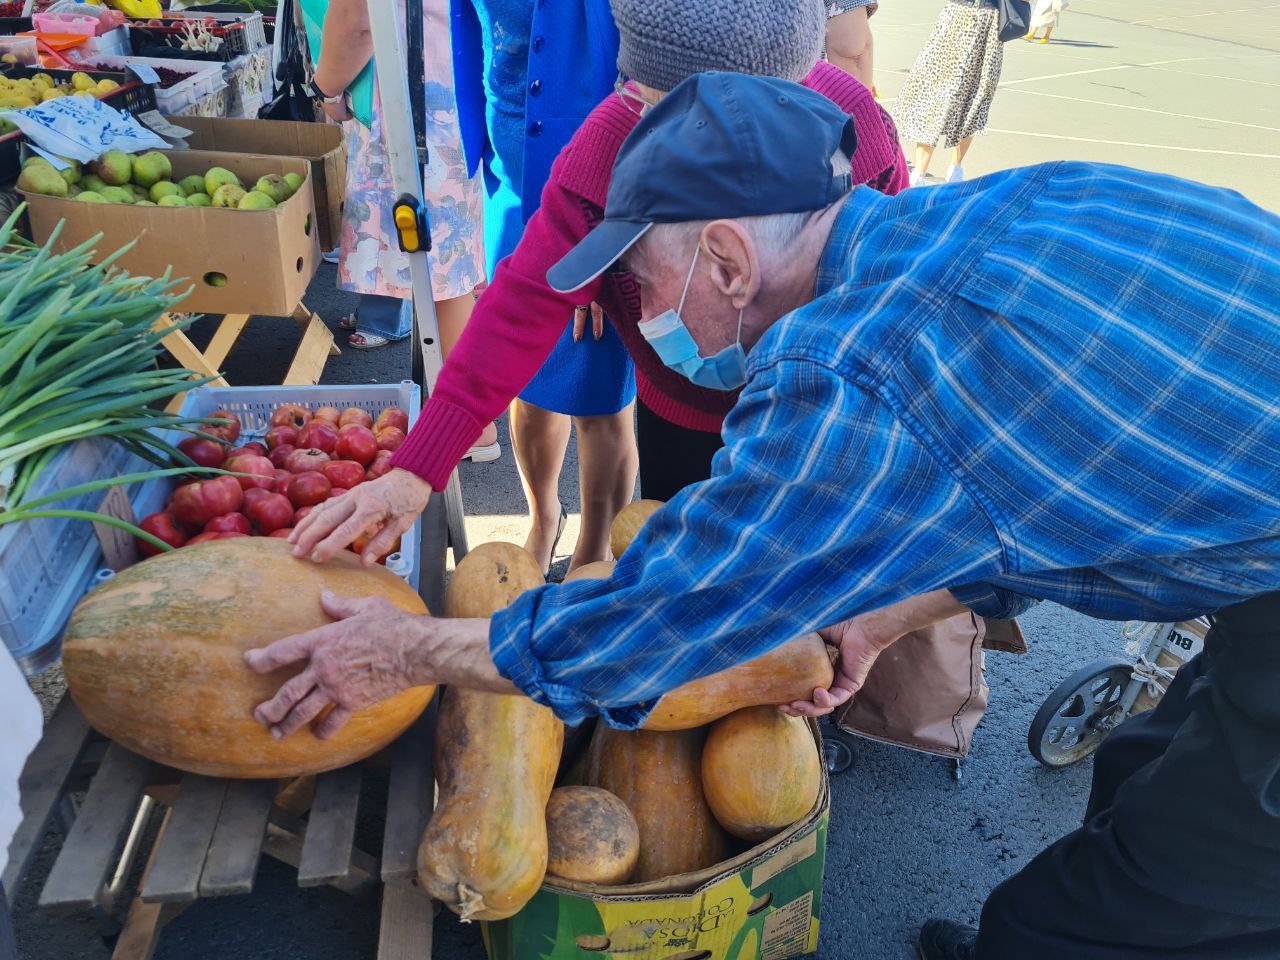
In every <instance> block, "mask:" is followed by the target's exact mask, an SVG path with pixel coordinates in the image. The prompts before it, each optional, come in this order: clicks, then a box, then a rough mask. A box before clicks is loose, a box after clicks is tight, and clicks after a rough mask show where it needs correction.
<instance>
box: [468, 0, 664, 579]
mask: <svg viewBox="0 0 1280 960" xmlns="http://www.w3.org/2000/svg"><path fill="white" fill-rule="evenodd" d="M450 23H451V28H452V38H453V69H454V80H455V92H456V96H457V101H458V117H459V122H460V125H461V129H462V143H463V149H464V151H465V153H466V159H467V166H468V172H469V173H472V174H474V173H475V172H476V171H477V170H478V169H479V168H480V167H481V166H483V170H484V185H485V208H484V219H485V248H486V254H487V260H488V272H489V277H490V279H492V277H493V271H494V268H495V267H496V266H497V264H498V261H500V260H501V259H503V258H504V257H506V256H508V255H509V254H510V253H511V252H512V251H513V250H514V249H515V247H516V244H517V243H518V242H519V240H520V236H521V234H522V233H523V231H524V225H525V223H526V222H527V221H528V219H529V217H530V216H532V215H533V213H534V211H536V210H537V209H538V204H539V202H540V200H541V197H542V188H543V186H544V185H545V184H546V181H547V177H548V176H549V174H550V172H551V164H552V163H553V162H554V160H555V158H556V156H557V155H558V154H559V153H560V151H561V150H562V149H563V148H564V146H565V145H566V144H567V143H568V142H569V139H570V138H571V137H572V136H573V134H574V133H575V132H576V131H577V129H578V127H579V126H580V125H581V123H582V121H583V120H584V119H585V118H586V116H587V114H589V113H590V112H591V111H592V109H594V108H595V107H596V105H597V104H599V103H600V101H601V100H602V99H603V98H604V97H605V96H607V95H608V94H609V92H610V91H611V90H612V89H613V87H614V82H615V80H616V78H617V66H616V64H617V55H618V31H617V28H616V27H615V26H614V22H613V16H612V14H611V12H610V10H609V3H608V0H451V4H450ZM591 320H592V318H591V316H590V305H589V304H583V305H582V307H581V308H580V309H579V313H578V317H577V320H576V323H575V318H574V317H565V332H564V335H563V336H562V337H561V339H560V342H559V344H557V346H556V350H555V352H554V353H553V354H552V355H551V357H550V358H548V360H547V362H546V364H545V365H544V366H543V367H542V369H541V370H540V371H539V372H538V373H537V375H535V377H534V378H533V380H532V381H531V382H530V383H529V385H528V386H527V387H526V388H525V390H524V391H523V392H522V393H521V394H520V396H519V398H518V399H517V400H516V401H515V403H514V404H512V408H511V439H512V446H513V448H514V449H515V453H516V461H517V463H518V464H519V467H520V473H521V478H522V480H523V482H524V487H525V496H526V498H527V499H528V501H529V512H530V516H531V520H532V527H531V530H530V533H529V538H528V540H527V542H526V546H527V547H528V549H529V551H530V552H531V553H532V554H533V556H534V558H535V559H536V560H537V561H538V562H539V563H541V564H542V566H543V569H546V568H547V567H549V566H550V564H551V562H552V560H553V555H554V553H555V546H556V543H557V541H558V540H559V536H560V533H561V532H563V525H564V512H563V508H562V507H561V505H560V499H559V479H560V468H561V466H562V464H563V461H564V455H565V451H566V449H567V446H568V442H569V428H570V418H573V424H574V425H575V426H576V427H577V430H578V444H579V463H580V485H581V502H582V530H581V533H580V534H579V538H578V546H577V548H576V550H575V554H574V563H575V565H580V564H582V563H587V562H590V561H592V560H602V559H604V558H605V557H606V556H607V552H608V543H609V526H610V524H611V523H612V521H613V517H614V514H615V513H616V512H617V511H618V510H619V509H621V508H622V507H623V506H624V505H625V504H626V503H627V502H628V501H630V499H631V497H632V493H633V491H634V488H635V477H636V470H637V464H638V458H637V454H636V449H635V435H634V430H633V425H632V405H633V402H634V400H635V375H634V371H633V370H632V367H631V360H630V358H629V357H628V356H627V353H626V350H625V349H624V347H623V345H622V342H621V341H620V340H619V339H618V335H617V333H616V332H615V331H614V329H613V327H612V326H611V325H609V324H607V323H602V322H600V319H599V318H598V317H597V318H595V322H594V323H592V322H591ZM587 331H589V332H587Z"/></svg>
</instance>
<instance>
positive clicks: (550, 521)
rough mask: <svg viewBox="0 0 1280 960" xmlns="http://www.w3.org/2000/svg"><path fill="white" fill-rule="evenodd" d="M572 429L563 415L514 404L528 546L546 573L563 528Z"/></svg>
mask: <svg viewBox="0 0 1280 960" xmlns="http://www.w3.org/2000/svg"><path fill="white" fill-rule="evenodd" d="M569 426H570V420H569V418H568V417H567V416H565V415H564V414H563V413H555V412H553V411H551V410H544V409H543V408H542V407H536V406H534V405H533V404H532V403H526V402H525V401H523V400H520V399H516V400H513V401H512V402H511V447H512V449H514V450H515V454H516V466H517V467H518V468H519V470H520V483H521V485H522V486H523V487H524V497H525V500H526V501H528V503H529V520H530V523H531V525H530V528H529V537H528V539H526V540H525V544H524V546H525V549H526V550H528V551H529V552H530V553H531V554H533V559H534V560H536V561H537V562H538V564H539V565H540V567H541V568H542V569H543V570H547V569H548V568H549V567H550V566H551V560H552V555H551V554H552V549H553V547H554V544H555V540H556V531H557V530H558V529H559V526H560V468H561V467H562V466H563V465H564V455H565V451H566V450H568V449H569Z"/></svg>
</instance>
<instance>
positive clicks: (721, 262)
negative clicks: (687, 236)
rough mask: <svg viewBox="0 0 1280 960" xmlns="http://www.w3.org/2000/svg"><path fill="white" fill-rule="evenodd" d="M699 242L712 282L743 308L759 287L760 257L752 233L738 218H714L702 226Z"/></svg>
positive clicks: (734, 303)
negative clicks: (708, 264) (709, 269)
mask: <svg viewBox="0 0 1280 960" xmlns="http://www.w3.org/2000/svg"><path fill="white" fill-rule="evenodd" d="M700 242H701V244H702V252H703V255H704V256H705V257H706V258H707V259H708V261H709V263H710V266H711V282H712V283H714V284H715V287H716V289H717V290H719V291H720V292H721V293H723V294H724V295H725V296H726V297H728V298H729V299H730V300H732V301H733V305H734V306H735V307H737V308H738V309H740V310H741V309H742V308H743V307H745V306H746V305H747V304H749V303H750V302H751V301H752V300H754V299H755V297H756V294H757V293H758V292H759V290H760V260H759V257H757V255H756V245H755V242H754V241H753V240H752V238H751V235H750V234H749V233H747V231H746V230H745V229H743V227H742V224H740V223H738V222H737V221H736V220H713V221H712V222H711V223H709V224H707V225H706V227H704V228H703V230H702V238H701V241H700Z"/></svg>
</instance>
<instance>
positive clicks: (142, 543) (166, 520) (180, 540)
mask: <svg viewBox="0 0 1280 960" xmlns="http://www.w3.org/2000/svg"><path fill="white" fill-rule="evenodd" d="M138 526H139V527H141V528H142V529H143V530H145V531H147V533H149V534H151V535H152V536H153V537H159V538H160V539H161V540H163V541H164V542H165V543H167V544H169V546H171V547H180V546H182V545H183V544H184V543H186V542H187V535H186V533H185V532H183V530H182V528H181V527H179V526H178V524H177V523H176V522H175V521H174V519H173V515H172V514H169V513H167V512H165V511H163V510H161V511H160V512H159V513H153V514H151V516H149V517H145V518H144V519H143V521H142V522H141V523H140V524H138ZM137 540H138V552H139V553H140V554H142V555H143V556H144V557H154V556H155V555H156V554H158V553H164V551H163V550H161V549H160V548H159V547H157V546H156V545H155V544H154V543H148V542H147V541H146V540H143V539H142V538H141V537H139V538H137Z"/></svg>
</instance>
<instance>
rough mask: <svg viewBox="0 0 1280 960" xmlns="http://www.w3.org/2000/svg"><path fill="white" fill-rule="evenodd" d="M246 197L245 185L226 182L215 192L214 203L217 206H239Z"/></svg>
mask: <svg viewBox="0 0 1280 960" xmlns="http://www.w3.org/2000/svg"><path fill="white" fill-rule="evenodd" d="M244 197H245V192H244V188H243V187H238V186H236V185H235V184H234V183H224V184H223V185H222V186H220V187H218V189H217V190H215V191H214V192H213V205H214V206H215V207H231V208H234V207H238V206H239V205H240V201H241V200H243V199H244Z"/></svg>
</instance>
